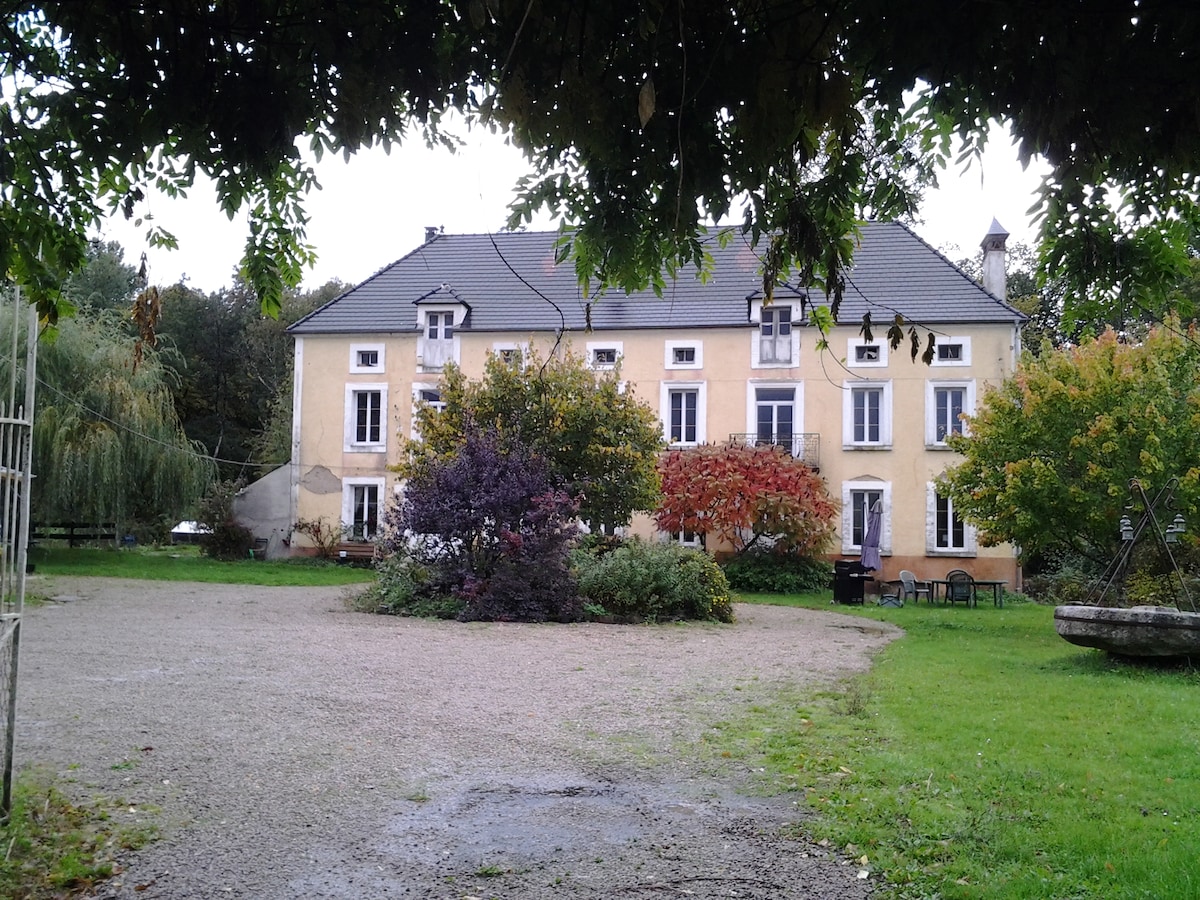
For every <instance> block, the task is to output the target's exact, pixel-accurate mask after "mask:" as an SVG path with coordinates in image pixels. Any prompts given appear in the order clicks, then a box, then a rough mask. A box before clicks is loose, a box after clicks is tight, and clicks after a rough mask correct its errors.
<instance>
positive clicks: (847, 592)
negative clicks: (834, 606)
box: [833, 559, 870, 603]
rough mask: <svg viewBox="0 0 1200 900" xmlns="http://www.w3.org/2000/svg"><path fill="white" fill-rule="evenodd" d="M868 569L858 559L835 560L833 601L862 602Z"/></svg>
mask: <svg viewBox="0 0 1200 900" xmlns="http://www.w3.org/2000/svg"><path fill="white" fill-rule="evenodd" d="M869 571H870V570H869V569H867V568H865V567H864V566H863V564H862V563H860V562H859V561H858V560H855V559H839V560H837V561H836V562H835V563H834V564H833V602H834V603H862V602H863V588H864V587H865V586H866V583H867V578H868V577H869V575H868V574H867V573H868V572H869Z"/></svg>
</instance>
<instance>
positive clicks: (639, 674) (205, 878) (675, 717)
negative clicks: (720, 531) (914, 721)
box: [17, 578, 897, 900]
mask: <svg viewBox="0 0 1200 900" xmlns="http://www.w3.org/2000/svg"><path fill="white" fill-rule="evenodd" d="M39 580H41V579H39ZM32 590H34V591H36V592H38V593H43V594H49V595H52V596H56V597H59V598H62V599H61V602H51V603H48V604H46V605H44V606H41V607H38V608H34V609H31V610H29V611H28V612H27V615H26V619H25V622H24V623H23V634H22V652H21V684H20V700H19V703H18V725H17V755H18V765H29V764H42V765H48V766H50V767H51V769H52V770H53V771H55V772H57V773H59V774H60V775H61V776H62V777H63V778H66V779H70V780H71V783H72V785H73V786H74V788H75V789H77V790H78V791H79V792H81V793H83V794H84V795H87V794H96V795H100V796H104V797H107V798H114V799H118V800H120V802H121V804H122V806H121V812H120V813H119V814H120V815H122V816H127V817H128V818H129V819H131V820H137V821H148V822H153V823H155V824H156V825H157V826H158V828H159V832H160V835H161V837H160V839H159V840H157V841H155V842H153V843H151V844H149V845H148V846H146V847H145V848H143V849H141V850H140V851H137V852H134V853H130V854H127V855H126V856H125V857H124V858H122V859H121V864H122V872H121V873H120V874H119V875H118V877H116V878H114V879H113V880H112V881H110V882H108V883H107V884H106V885H104V886H102V887H101V888H99V889H98V890H97V892H96V894H95V896H97V897H105V898H133V897H139V898H169V900H185V898H207V897H246V898H264V900H275V898H280V900H282V898H372V897H388V898H390V897H403V898H438V900H441V898H446V900H465V898H470V897H475V898H492V897H494V898H505V900H508V898H512V900H523V898H530V900H540V898H552V897H571V898H597V900H598V898H607V897H614V898H650V897H655V898H658V897H696V898H716V897H740V898H752V900H767V898H835V897H836V898H859V897H866V896H868V895H869V892H870V887H871V885H870V881H869V879H868V880H864V879H861V878H859V877H858V874H859V873H858V870H857V867H856V866H853V865H849V864H848V861H846V860H842V859H838V858H836V857H835V856H834V855H831V854H830V853H828V852H827V851H826V850H825V849H824V848H821V847H818V846H815V845H812V844H811V843H809V842H807V841H805V840H803V839H802V838H800V837H798V836H797V835H798V834H799V833H800V832H799V831H798V829H797V828H796V825H797V823H802V821H803V818H804V811H803V810H802V809H801V808H798V807H797V805H796V804H795V803H794V802H793V800H791V799H790V798H788V797H767V798H764V797H759V796H754V795H753V794H752V792H751V791H749V790H748V789H747V788H748V781H747V773H745V772H744V771H742V770H740V769H739V768H738V765H737V764H736V763H734V762H732V761H720V760H713V759H712V758H707V759H706V758H705V754H702V753H698V752H696V746H697V744H698V742H699V741H700V740H701V738H702V735H703V734H704V732H705V731H706V730H707V729H710V728H711V727H712V725H713V724H715V723H717V722H719V721H722V720H726V719H729V718H731V717H735V716H737V715H738V714H739V712H740V711H744V710H745V709H746V708H747V707H748V706H750V705H752V704H755V703H761V702H766V701H767V700H769V697H770V696H771V694H772V693H773V692H775V691H777V690H780V689H789V690H790V689H793V688H795V687H797V686H805V685H817V684H820V683H823V682H826V681H828V680H830V679H834V678H838V677H843V676H845V675H848V674H850V673H852V672H855V671H860V670H862V669H864V668H865V667H866V666H867V665H868V664H869V661H870V656H871V654H872V653H873V652H874V651H876V650H877V649H878V648H880V647H882V646H883V645H884V644H885V643H887V641H889V640H890V639H891V638H892V637H893V636H895V634H896V633H897V632H896V631H895V630H894V629H892V628H890V627H889V626H886V625H881V624H877V623H866V622H864V621H863V620H858V619H849V618H847V617H841V616H836V615H832V614H825V613H816V612H811V611H806V610H796V609H785V608H778V607H749V606H739V607H738V608H737V615H738V623H737V624H736V625H734V626H719V625H678V626H661V627H621V626H607V625H597V624H588V625H569V626H560V625H514V624H471V625H463V624H459V623H453V622H427V621H417V620H411V619H394V618H384V617H376V616H368V615H362V614H357V613H351V612H348V611H346V609H345V607H344V604H343V602H342V598H343V596H344V593H345V589H343V588H259V587H246V586H229V585H202V584H178V583H166V582H136V581H124V580H119V579H99V578H97V579H64V578H54V579H47V580H44V581H43V583H41V584H38V585H34V586H33V587H32ZM710 756H711V755H710Z"/></svg>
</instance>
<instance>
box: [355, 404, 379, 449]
mask: <svg viewBox="0 0 1200 900" xmlns="http://www.w3.org/2000/svg"><path fill="white" fill-rule="evenodd" d="M382 435H383V394H382V392H381V391H355V392H354V443H356V444H378V443H379V442H380V440H381V438H382Z"/></svg>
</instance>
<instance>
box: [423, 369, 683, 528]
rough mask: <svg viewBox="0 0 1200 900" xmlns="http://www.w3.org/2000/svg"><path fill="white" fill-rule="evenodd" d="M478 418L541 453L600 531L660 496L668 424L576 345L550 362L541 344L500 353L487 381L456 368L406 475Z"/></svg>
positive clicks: (441, 388) (460, 437) (451, 445)
mask: <svg viewBox="0 0 1200 900" xmlns="http://www.w3.org/2000/svg"><path fill="white" fill-rule="evenodd" d="M472 422H474V423H477V424H478V425H479V426H480V427H484V428H494V429H496V430H497V431H498V432H499V433H500V434H502V435H510V436H513V437H515V438H517V439H519V440H520V441H521V442H522V443H523V444H524V445H525V446H527V447H529V448H530V450H532V451H533V452H534V453H536V454H537V455H539V456H541V457H542V458H543V459H544V460H545V461H546V463H547V465H548V466H549V468H550V473H551V477H552V478H553V479H554V481H555V485H556V486H557V487H558V488H559V489H560V490H563V491H566V493H567V494H569V495H570V496H571V497H572V498H573V499H574V500H575V502H577V503H578V504H579V516H580V518H581V519H582V520H583V521H584V522H587V523H589V525H591V526H592V527H593V528H599V527H604V528H609V529H611V528H613V527H616V526H621V525H627V524H628V523H629V521H630V518H631V517H632V515H633V513H634V512H637V511H649V510H651V509H653V508H654V505H655V503H657V502H658V472H657V470H656V464H657V461H658V452H659V450H660V449H661V448H662V443H663V440H662V426H661V425H660V424H659V421H658V417H657V416H656V415H655V413H654V410H652V409H651V408H650V407H649V406H648V405H647V404H646V403H645V402H643V401H642V400H641V399H639V398H638V397H637V395H636V393H635V392H634V390H633V389H632V387H631V386H628V385H625V384H624V383H623V382H622V381H621V377H620V371H619V370H618V369H610V370H604V371H593V370H592V369H589V368H588V367H587V366H586V365H585V364H584V362H583V360H582V359H580V358H579V357H577V356H575V355H574V354H572V353H571V352H569V351H567V352H563V353H561V354H559V355H554V356H550V357H548V358H546V359H543V358H542V357H541V356H540V355H539V354H538V353H537V352H536V351H535V350H532V349H531V350H529V351H528V352H527V353H526V355H525V357H524V358H523V359H522V360H505V359H504V358H502V357H501V356H499V355H493V356H491V357H490V358H489V359H488V361H487V363H486V364H485V366H484V374H483V378H481V379H478V380H471V379H469V378H467V377H466V375H464V374H463V371H462V370H461V369H459V368H458V367H457V366H447V367H446V371H445V372H444V373H443V375H442V379H441V381H440V382H439V384H438V404H437V406H436V407H435V406H434V405H425V406H422V407H421V408H419V409H418V411H417V432H418V433H419V434H420V440H419V441H416V442H413V443H412V444H410V446H409V449H410V461H409V463H408V464H407V466H406V471H409V472H415V471H419V470H420V468H421V467H422V466H423V465H424V462H425V461H426V460H427V459H430V458H437V457H445V456H446V455H448V454H450V453H451V452H453V451H455V450H456V449H457V448H458V447H460V446H461V445H462V444H463V441H464V440H465V435H466V433H467V429H468V425H469V424H470V423H472Z"/></svg>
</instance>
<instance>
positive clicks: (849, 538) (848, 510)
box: [842, 479, 892, 556]
mask: <svg viewBox="0 0 1200 900" xmlns="http://www.w3.org/2000/svg"><path fill="white" fill-rule="evenodd" d="M856 491H879V492H880V493H881V499H882V500H883V517H882V519H881V520H880V523H879V524H880V529H879V555H880V556H891V555H892V483H891V482H890V481H873V480H867V479H862V480H856V481H843V482H842V555H843V556H852V555H855V556H856V555H858V554H860V553H862V544H856V543H854V540H853V539H854V493H855V492H856ZM864 527H865V522H864Z"/></svg>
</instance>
